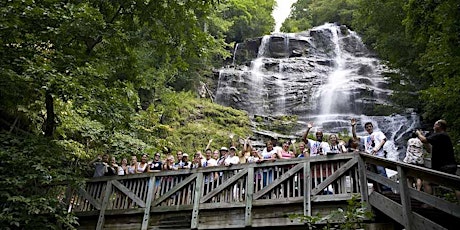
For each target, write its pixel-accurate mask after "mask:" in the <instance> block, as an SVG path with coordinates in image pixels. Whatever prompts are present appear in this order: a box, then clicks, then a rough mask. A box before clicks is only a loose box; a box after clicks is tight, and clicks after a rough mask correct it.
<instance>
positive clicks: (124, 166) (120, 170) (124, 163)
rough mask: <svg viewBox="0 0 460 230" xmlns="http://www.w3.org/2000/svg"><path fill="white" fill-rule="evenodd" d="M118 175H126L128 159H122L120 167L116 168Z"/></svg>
mask: <svg viewBox="0 0 460 230" xmlns="http://www.w3.org/2000/svg"><path fill="white" fill-rule="evenodd" d="M118 175H119V176H121V175H128V159H126V158H123V159H122V160H121V165H120V167H119V168H118Z"/></svg>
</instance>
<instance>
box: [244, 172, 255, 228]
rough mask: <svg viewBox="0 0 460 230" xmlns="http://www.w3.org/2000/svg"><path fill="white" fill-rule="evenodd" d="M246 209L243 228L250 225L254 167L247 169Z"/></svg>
mask: <svg viewBox="0 0 460 230" xmlns="http://www.w3.org/2000/svg"><path fill="white" fill-rule="evenodd" d="M245 193H246V207H245V211H244V226H246V227H249V226H251V224H252V196H253V194H254V167H249V168H248V177H247V179H246V191H245Z"/></svg>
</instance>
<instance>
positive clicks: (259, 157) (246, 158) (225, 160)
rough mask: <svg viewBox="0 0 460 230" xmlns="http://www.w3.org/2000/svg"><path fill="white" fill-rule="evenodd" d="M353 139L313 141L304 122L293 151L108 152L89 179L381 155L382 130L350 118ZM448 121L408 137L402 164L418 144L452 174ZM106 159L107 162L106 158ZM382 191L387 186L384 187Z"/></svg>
mask: <svg viewBox="0 0 460 230" xmlns="http://www.w3.org/2000/svg"><path fill="white" fill-rule="evenodd" d="M350 124H351V130H352V135H353V136H352V137H351V138H350V139H349V140H348V142H345V141H343V140H340V139H339V138H338V136H337V135H336V134H330V135H329V137H328V141H325V140H323V132H322V131H317V132H316V133H315V136H314V139H310V138H308V134H309V132H310V130H311V129H312V127H313V124H312V123H308V125H307V131H306V132H305V134H304V135H303V137H302V142H300V143H299V144H298V148H299V149H298V150H297V149H296V145H295V144H294V143H295V140H291V141H286V142H284V143H283V144H282V145H281V146H277V143H276V142H277V141H276V140H270V141H267V142H266V145H265V147H264V148H263V149H261V150H258V149H257V148H255V147H253V146H252V145H251V143H250V141H249V138H246V139H245V140H243V143H244V144H243V148H242V150H241V151H238V150H237V148H236V146H235V143H233V142H232V146H231V147H230V148H227V147H222V148H220V149H219V150H215V151H213V150H211V149H210V148H209V146H210V145H211V142H212V140H210V141H209V142H208V145H207V146H206V150H205V152H204V154H202V153H201V152H200V151H199V152H197V153H196V154H195V155H194V156H193V159H190V158H189V155H188V154H187V153H183V152H182V151H177V154H176V158H175V157H174V156H173V155H172V154H167V155H166V157H165V159H164V160H162V159H161V154H160V153H156V154H155V155H154V159H153V160H152V161H149V159H148V155H147V154H143V155H142V157H141V161H140V162H138V159H137V157H136V156H131V159H130V160H131V161H130V163H128V160H127V159H126V158H123V159H122V160H121V162H120V164H118V163H117V161H116V159H115V157H111V158H110V156H109V155H107V154H104V155H102V156H99V157H98V158H97V159H95V160H93V161H92V162H91V164H92V165H93V166H94V169H95V170H94V177H98V176H104V175H127V174H136V173H145V172H159V171H162V170H180V169H193V168H200V167H213V166H231V165H235V164H242V163H259V162H264V161H274V160H276V159H290V158H296V157H299V158H303V157H314V156H317V155H328V154H337V153H345V152H355V151H364V152H366V153H368V154H372V155H376V156H378V157H385V153H384V151H383V146H384V144H385V142H386V141H387V138H386V137H385V134H383V133H382V132H381V131H374V126H373V124H372V123H371V122H367V123H365V124H364V129H365V130H366V132H367V135H365V136H357V135H356V125H357V121H356V119H351V123H350ZM446 128H447V123H446V122H445V121H444V120H439V121H437V122H436V123H435V124H434V127H433V130H434V133H433V134H431V135H430V136H428V137H425V136H424V133H423V132H422V131H420V130H417V132H415V133H414V136H413V138H411V139H409V141H408V148H407V152H406V157H405V159H404V160H403V161H404V162H406V163H410V164H416V165H422V164H423V151H422V148H423V147H425V149H426V150H427V151H429V152H431V155H432V157H431V161H432V169H434V170H439V171H442V172H446V173H451V174H455V172H456V170H457V165H456V163H455V159H454V152H453V146H452V142H451V140H450V137H449V136H448V134H447V133H446ZM109 159H110V162H109ZM370 167H371V170H374V171H375V172H376V173H378V174H380V175H382V176H384V177H387V174H386V170H385V168H384V167H382V166H379V165H372V166H370ZM416 185H417V189H418V190H420V188H421V186H422V182H421V180H420V179H418V180H417V183H416ZM423 186H424V190H425V191H428V192H429V193H430V192H431V187H430V184H426V183H424V184H423ZM380 189H382V190H384V191H385V190H389V188H386V187H385V186H383V187H381V188H380Z"/></svg>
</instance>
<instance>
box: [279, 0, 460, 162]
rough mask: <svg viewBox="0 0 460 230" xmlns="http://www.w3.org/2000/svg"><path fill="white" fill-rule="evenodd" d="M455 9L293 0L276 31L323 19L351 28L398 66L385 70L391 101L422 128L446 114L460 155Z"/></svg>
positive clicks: (445, 4)
mask: <svg viewBox="0 0 460 230" xmlns="http://www.w3.org/2000/svg"><path fill="white" fill-rule="evenodd" d="M458 12H460V4H459V3H458V1H455V0H447V1H436V0H430V1H420V0H404V1H400V0H375V1H366V0H333V1H330V0H299V1H298V2H297V3H296V4H294V5H293V12H292V15H291V17H290V18H289V19H288V20H287V21H286V22H285V24H284V25H283V28H282V30H284V31H287V32H295V31H298V30H304V29H308V28H309V26H310V25H311V26H317V25H321V24H323V23H325V22H337V23H340V24H346V25H348V26H350V27H351V28H352V29H354V30H356V31H357V32H358V33H359V34H361V35H362V37H363V40H364V41H365V43H367V44H368V45H369V47H370V48H371V49H373V50H374V51H375V52H377V53H378V55H379V56H380V58H382V59H383V60H384V61H386V63H387V64H388V65H389V66H390V67H392V68H394V69H397V70H398V71H397V72H392V73H388V79H389V81H390V83H391V86H392V88H393V89H394V92H395V93H394V95H393V100H394V102H395V103H396V104H397V105H399V106H400V107H401V108H414V109H415V110H416V111H417V112H419V113H420V114H421V115H422V117H423V118H424V123H425V124H426V128H427V129H430V128H431V127H432V124H433V123H434V121H436V120H438V119H446V120H447V122H448V124H449V126H450V127H449V130H448V131H449V132H450V134H451V136H452V139H453V141H454V145H455V149H456V153H457V156H460V142H459V140H460V118H459V116H458V113H459V112H460V111H459V110H460V106H458V103H457V102H458V101H459V100H460V88H459V86H460V84H459V83H460V66H459V65H458V63H460V52H459V51H460V36H459V34H460V15H459V14H458ZM298 24H301V25H304V26H303V27H302V26H299V25H298ZM293 25H295V26H293ZM459 159H460V158H459Z"/></svg>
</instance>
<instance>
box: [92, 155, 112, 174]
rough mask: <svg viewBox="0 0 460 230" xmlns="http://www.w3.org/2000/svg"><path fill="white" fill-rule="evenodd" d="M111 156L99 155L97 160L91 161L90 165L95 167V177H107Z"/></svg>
mask: <svg viewBox="0 0 460 230" xmlns="http://www.w3.org/2000/svg"><path fill="white" fill-rule="evenodd" d="M108 163H109V155H108V154H104V155H102V156H101V155H98V156H97V158H95V159H94V160H92V161H90V162H89V164H90V165H92V166H93V167H94V174H93V177H101V176H104V175H106V173H107V168H108V166H109V164H108Z"/></svg>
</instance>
